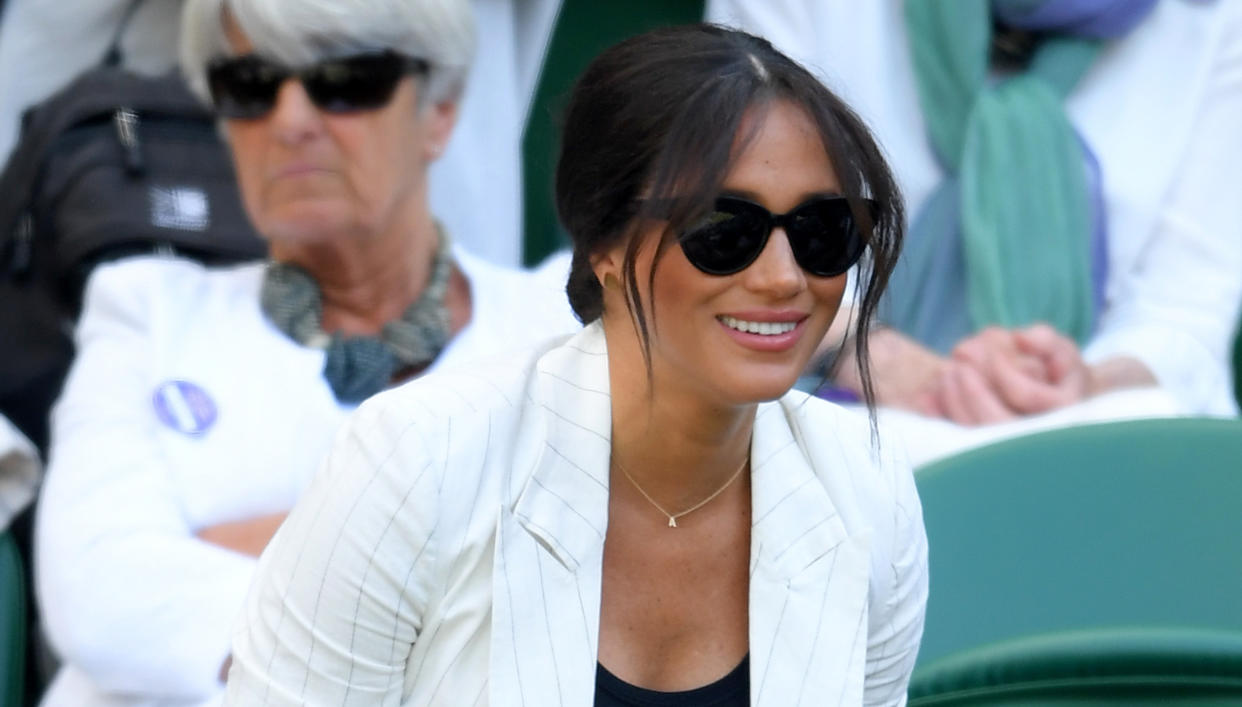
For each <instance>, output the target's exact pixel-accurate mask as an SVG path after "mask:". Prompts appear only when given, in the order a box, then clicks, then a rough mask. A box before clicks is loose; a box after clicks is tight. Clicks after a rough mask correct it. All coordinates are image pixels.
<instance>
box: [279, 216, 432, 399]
mask: <svg viewBox="0 0 1242 707" xmlns="http://www.w3.org/2000/svg"><path fill="white" fill-rule="evenodd" d="M437 230H438V231H439V234H440V247H439V249H438V250H437V251H436V255H435V261H434V262H433V263H432V267H431V278H430V280H429V281H428V283H427V286H426V287H425V288H424V289H423V293H422V294H421V295H420V296H419V298H418V299H417V300H415V301H414V303H413V304H411V305H410V306H409V308H407V309H406V310H405V312H404V313H402V315H401V317H400V318H399V319H396V320H394V321H391V322H389V323H387V324H385V325H384V328H383V329H382V330H381V331H380V333H379V335H378V336H343V335H341V334H340V333H334V334H328V333H327V332H325V331H324V330H323V329H322V327H321V324H322V321H323V302H322V294H321V293H320V290H319V285H318V284H317V283H316V282H315V280H314V278H312V277H311V276H310V273H308V272H307V271H306V270H303V269H302V268H300V267H298V266H296V265H292V264H289V263H277V262H273V263H270V264H269V265H268V266H267V270H266V271H265V272H264V274H263V288H262V290H261V291H260V295H259V303H260V307H261V308H262V310H263V314H264V315H266V316H267V318H268V320H270V321H271V322H272V324H273V325H275V327H276V328H277V329H279V330H281V331H282V332H284V333H285V335H286V336H288V337H289V338H290V339H293V340H294V341H296V342H298V343H299V344H302V345H303V346H309V347H312V348H322V349H325V350H326V354H327V355H326V359H325V362H324V367H323V377H324V378H325V379H326V380H327V381H328V385H329V386H331V388H332V392H333V394H334V395H336V399H337V400H338V401H340V402H342V403H348V404H357V403H360V402H362V401H363V400H366V399H367V398H369V397H371V396H372V395H374V394H375V393H378V392H380V391H381V390H383V389H384V388H387V387H388V386H389V385H390V384H391V383H392V379H393V376H394V375H395V374H396V373H397V372H398V371H400V370H402V369H403V368H409V367H416V368H421V367H424V366H426V365H427V364H429V363H431V362H432V361H433V360H435V358H436V356H438V355H439V354H440V351H442V350H443V349H444V346H445V345H446V344H447V343H448V340H449V337H450V336H451V331H450V329H449V314H448V310H447V309H446V308H445V306H444V295H445V293H446V292H447V291H448V283H449V275H450V274H452V271H453V258H452V252H451V248H450V245H449V239H448V236H447V235H446V234H445V233H444V230H443V229H442V228H439V226H438V225H437Z"/></svg>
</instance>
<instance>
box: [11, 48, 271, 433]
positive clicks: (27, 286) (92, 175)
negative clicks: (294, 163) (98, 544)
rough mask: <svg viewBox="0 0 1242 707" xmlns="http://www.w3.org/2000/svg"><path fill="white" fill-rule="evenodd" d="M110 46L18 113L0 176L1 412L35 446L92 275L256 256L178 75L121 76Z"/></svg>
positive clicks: (211, 127) (256, 245) (226, 174)
mask: <svg viewBox="0 0 1242 707" xmlns="http://www.w3.org/2000/svg"><path fill="white" fill-rule="evenodd" d="M119 37H120V32H119V31H118V33H117V37H116V39H115V40H114V41H113V44H112V47H111V48H110V50H109V59H108V60H106V61H105V64H104V65H103V66H100V67H99V68H96V69H92V70H90V71H88V72H86V73H85V74H83V75H81V76H80V77H78V78H77V79H76V80H75V81H73V82H72V83H71V84H70V85H69V86H67V87H65V88H64V89H62V90H61V91H60V92H58V93H56V94H55V95H53V96H52V97H50V98H48V99H47V100H46V101H44V102H43V103H40V104H39V105H37V106H35V107H33V108H31V109H30V110H28V111H27V112H26V113H25V115H24V116H23V119H22V130H21V137H20V139H19V141H18V144H17V146H16V147H15V148H14V151H13V153H12V155H11V156H10V158H9V161H8V163H7V165H6V166H5V168H4V172H3V173H2V174H0V413H2V414H4V415H5V416H6V417H8V418H9V419H10V420H11V421H12V422H13V423H14V424H15V425H16V426H17V427H18V428H20V429H21V430H22V431H23V432H24V433H25V434H26V435H27V436H28V437H30V438H31V440H33V441H34V442H35V444H36V445H37V446H38V447H39V448H40V449H41V450H44V449H46V444H47V413H48V409H49V407H50V406H51V404H52V402H53V401H54V400H55V398H56V396H57V395H58V394H59V391H60V386H61V383H62V381H63V379H64V376H65V373H66V372H67V370H68V367H69V363H70V361H71V359H72V357H73V343H72V328H73V323H74V321H75V319H76V317H77V315H78V313H79V309H80V306H81V296H82V288H83V286H84V284H85V282H86V278H87V276H88V275H89V274H90V271H91V269H92V268H93V267H94V266H95V265H98V264H99V263H101V262H104V261H108V260H115V259H117V258H121V257H124V256H127V255H134V254H139V253H152V252H164V253H177V254H181V255H184V256H187V257H190V258H194V259H196V260H199V261H201V262H204V263H207V264H226V263H232V262H238V261H242V260H251V259H256V258H262V257H263V256H264V254H265V253H266V244H265V243H264V242H263V241H262V240H260V239H259V237H258V236H257V234H255V232H254V230H253V227H252V226H251V225H250V222H249V220H248V218H247V217H246V214H245V212H244V210H243V208H242V205H241V199H240V196H239V194H238V192H237V186H236V181H235V178H234V175H233V168H232V163H231V161H230V158H229V154H228V149H227V147H226V146H225V145H224V144H223V143H222V142H221V140H220V136H219V132H218V130H217V126H216V122H215V119H214V117H213V116H212V115H211V114H210V112H209V111H208V110H207V109H206V108H205V107H203V106H202V105H201V104H200V103H199V102H198V100H197V99H196V98H195V97H194V96H193V95H192V94H191V93H190V91H189V89H188V88H187V87H186V86H185V85H184V83H183V81H182V80H181V78H180V77H179V76H177V75H169V76H166V77H162V78H149V77H144V76H139V75H137V74H133V73H130V72H128V71H125V70H124V69H122V68H119V63H120V62H119V52H118V51H117V47H118V46H119Z"/></svg>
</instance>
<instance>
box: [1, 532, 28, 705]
mask: <svg viewBox="0 0 1242 707" xmlns="http://www.w3.org/2000/svg"><path fill="white" fill-rule="evenodd" d="M23 576H24V575H23V573H22V559H21V555H20V554H19V553H18V551H17V544H16V543H15V542H13V536H12V535H10V534H9V533H7V532H5V533H0V707H19V705H21V704H22V688H23V682H22V681H23V678H24V675H25V670H26V586H25V583H24V580H23Z"/></svg>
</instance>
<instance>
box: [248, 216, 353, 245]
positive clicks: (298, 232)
mask: <svg viewBox="0 0 1242 707" xmlns="http://www.w3.org/2000/svg"><path fill="white" fill-rule="evenodd" d="M356 230H357V229H356V225H355V224H354V222H353V221H352V220H351V219H349V218H346V217H345V215H344V214H341V213H340V211H339V210H335V209H328V208H322V209H316V208H300V209H296V210H294V209H284V210H281V211H278V212H277V213H275V214H270V215H268V216H267V217H266V218H264V219H263V222H262V223H261V225H260V229H259V231H260V233H262V234H263V235H264V236H265V237H266V238H267V239H268V240H269V241H271V242H272V243H273V244H276V243H281V244H288V245H312V244H316V243H332V242H338V241H340V240H341V239H342V238H345V237H347V236H348V234H350V233H352V232H353V231H356Z"/></svg>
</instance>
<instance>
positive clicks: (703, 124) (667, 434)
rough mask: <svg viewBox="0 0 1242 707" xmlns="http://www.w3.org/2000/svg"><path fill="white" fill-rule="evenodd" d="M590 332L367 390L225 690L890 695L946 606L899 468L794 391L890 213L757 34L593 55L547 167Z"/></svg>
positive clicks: (579, 696) (856, 149) (256, 606)
mask: <svg viewBox="0 0 1242 707" xmlns="http://www.w3.org/2000/svg"><path fill="white" fill-rule="evenodd" d="M556 193H557V207H558V212H559V215H560V219H561V221H562V223H563V224H564V225H565V227H566V230H567V231H568V232H569V234H570V236H571V238H572V241H573V246H574V259H573V267H572V270H571V274H570V279H569V285H568V292H569V298H570V301H571V303H572V304H573V307H574V311H575V312H576V313H577V315H578V317H579V318H580V319H582V320H583V321H584V322H586V323H587V325H586V328H585V329H584V330H583V331H582V332H580V333H579V334H577V335H575V336H573V337H572V338H569V339H568V340H567V341H564V342H562V343H560V344H555V345H552V346H550V347H548V348H547V349H546V350H545V351H544V352H542V353H536V354H533V355H531V356H529V357H525V358H522V359H517V360H512V361H508V362H504V363H502V364H498V365H497V366H496V367H493V368H490V369H486V370H480V371H475V372H473V373H471V374H470V375H460V374H454V373H452V372H447V373H443V374H434V375H431V376H428V377H425V378H423V379H421V380H419V381H416V382H414V383H411V384H410V385H407V386H403V387H401V388H400V389H398V390H395V391H391V392H388V393H384V394H382V395H379V396H377V397H376V398H375V399H373V400H372V401H370V402H368V403H367V404H365V405H364V406H363V407H362V408H360V409H359V410H358V412H357V413H356V415H355V416H354V417H353V419H352V420H351V422H350V423H349V424H348V425H347V427H346V428H345V430H344V431H343V432H342V433H341V434H340V435H339V436H338V440H337V445H336V446H335V447H334V448H333V451H332V452H331V453H330V456H329V461H328V463H327V465H326V466H325V468H324V472H323V473H321V474H320V475H319V476H317V477H316V479H315V481H314V483H313V484H312V487H311V489H310V490H309V491H308V493H307V494H306V496H304V497H303V498H302V499H301V500H300V501H299V504H298V506H297V508H296V509H295V510H294V512H293V514H292V515H291V516H290V518H289V522H288V523H286V525H285V526H284V527H283V528H282V530H281V531H280V533H279V534H278V535H277V536H276V538H275V540H274V542H273V544H272V545H271V546H270V547H269V548H268V549H267V551H266V552H265V553H264V556H263V559H262V561H261V563H260V566H261V569H260V573H259V575H258V576H257V578H256V584H255V586H254V588H253V589H252V591H251V595H250V597H249V598H248V599H247V608H246V613H245V619H244V623H243V625H242V626H241V627H240V628H239V631H238V633H237V637H236V640H235V643H234V651H235V652H234V661H233V665H232V669H231V672H230V674H229V683H228V698H227V702H228V703H229V704H245V705H250V704H272V705H301V704H313V705H375V704H385V705H396V704H403V705H432V704H470V705H483V704H494V705H512V704H525V705H547V704H564V705H587V704H595V705H599V706H601V707H605V706H614V705H654V704H677V705H709V704H710V705H716V706H718V707H724V706H726V705H749V704H756V705H774V706H775V705H782V706H783V705H789V704H797V703H800V702H802V703H806V702H814V703H816V704H819V703H823V702H828V703H832V704H864V703H865V704H886V705H889V704H892V705H896V704H903V703H904V702H905V690H906V685H907V681H908V679H909V675H910V671H911V669H912V668H913V665H914V659H915V654H916V652H917V649H918V644H919V640H920V635H921V631H922V619H923V612H924V608H925V602H926V597H927V567H926V559H927V557H926V538H925V535H924V532H923V526H922V521H921V511H920V506H919V501H918V498H917V496H916V494H915V490H914V485H913V479H912V476H911V471H910V467H909V465H908V464H907V463H905V462H904V461H903V460H902V459H901V456H900V454H898V453H897V452H896V451H895V450H894V449H893V448H891V447H889V446H886V445H880V446H877V445H875V444H873V442H872V433H873V429H872V427H870V426H869V425H868V421H867V419H866V417H864V416H862V415H858V414H854V413H851V412H847V411H845V410H842V409H841V408H839V407H837V406H835V405H833V404H832V403H829V402H827V401H824V400H818V399H815V398H811V397H808V396H807V395H805V394H803V393H799V392H796V391H794V392H791V390H790V388H791V386H792V385H793V384H794V382H795V380H796V379H797V378H798V376H799V374H800V372H801V371H802V370H803V368H804V366H805V365H806V363H807V362H808V361H809V359H810V358H811V356H812V354H813V353H814V351H815V349H816V348H817V347H818V345H819V343H820V340H821V338H822V337H823V336H824V334H825V332H826V331H827V330H828V328H829V325H830V323H831V322H832V321H833V319H834V317H835V316H836V313H837V310H838V307H839V305H840V303H841V301H842V299H843V296H844V293H845V290H846V278H847V275H846V273H847V271H848V270H849V269H850V268H851V266H852V265H853V264H854V263H856V262H858V261H859V260H860V258H861V259H862V262H864V264H865V265H864V270H865V271H866V272H867V273H868V275H866V276H865V277H864V278H863V280H864V281H865V284H864V286H863V287H862V291H861V296H860V297H856V300H855V303H854V304H855V305H856V307H857V309H858V311H859V312H860V313H861V314H860V317H859V319H858V321H857V327H856V329H855V334H856V335H857V336H859V339H860V340H863V341H864V342H865V338H866V326H867V324H868V320H869V318H870V313H871V311H872V310H873V308H874V306H875V304H876V301H877V299H878V298H879V295H880V292H881V291H882V290H883V287H884V283H885V281H886V279H887V277H888V274H889V271H890V269H891V267H892V265H893V263H894V262H895V260H896V254H897V251H898V248H899V243H900V240H901V221H902V216H901V202H900V199H899V197H898V195H897V192H896V189H895V187H894V185H893V183H892V180H891V177H890V175H889V173H888V168H887V166H886V165H885V164H884V161H883V158H882V157H881V156H880V153H879V151H878V150H877V149H876V146H875V143H874V142H873V141H872V139H871V137H870V135H869V134H868V132H867V130H866V128H865V127H864V126H863V125H862V124H861V123H860V122H859V121H858V120H857V118H856V117H855V116H854V115H853V113H852V112H851V111H850V110H849V108H847V107H846V106H845V105H844V104H843V103H841V102H840V101H839V99H837V98H836V97H835V96H834V95H832V94H831V93H830V92H829V91H828V90H827V89H826V88H825V87H824V86H823V84H821V83H820V82H819V81H818V80H816V79H815V78H814V77H813V76H811V75H810V74H809V73H808V72H807V71H806V70H805V69H803V68H802V67H800V66H798V65H796V64H794V63H793V62H791V61H790V60H789V59H788V58H787V57H785V56H784V55H782V54H780V53H778V52H777V51H775V50H774V49H773V48H772V47H771V45H770V44H768V43H767V42H766V41H763V40H761V39H758V38H756V37H753V36H751V35H747V34H744V33H741V32H736V31H730V30H725V29H723V28H719V27H714V26H710V25H690V26H682V27H674V28H667V29H662V30H655V31H652V32H649V33H647V34H643V35H639V36H637V37H634V38H631V39H628V40H626V41H623V42H621V43H620V44H617V45H615V46H614V47H612V48H610V49H608V50H606V51H605V52H604V53H603V54H602V55H601V56H600V57H598V58H596V59H595V60H594V62H593V63H592V64H591V65H590V66H589V67H588V68H587V70H586V72H585V73H584V75H583V76H582V77H581V78H580V79H579V81H578V83H577V86H576V88H575V89H574V91H573V93H572V95H571V97H570V100H569V104H568V108H567V112H566V117H565V119H564V140H563V143H562V152H561V156H560V159H559V164H558V167H557V177H556Z"/></svg>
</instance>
